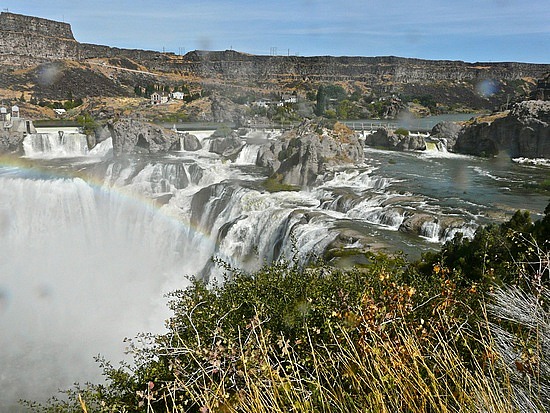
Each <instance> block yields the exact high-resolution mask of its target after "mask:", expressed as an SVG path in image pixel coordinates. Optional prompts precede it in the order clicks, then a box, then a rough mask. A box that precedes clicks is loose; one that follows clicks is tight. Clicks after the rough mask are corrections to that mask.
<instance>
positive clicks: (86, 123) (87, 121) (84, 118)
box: [76, 113, 97, 135]
mask: <svg viewBox="0 0 550 413" xmlns="http://www.w3.org/2000/svg"><path fill="white" fill-rule="evenodd" d="M76 122H77V123H78V124H79V125H80V126H81V127H82V130H83V132H84V133H85V134H86V135H89V134H92V133H93V131H94V130H95V128H96V127H97V122H96V121H95V119H94V118H93V117H92V115H90V114H89V113H85V114H83V115H80V116H78V117H77V118H76Z"/></svg>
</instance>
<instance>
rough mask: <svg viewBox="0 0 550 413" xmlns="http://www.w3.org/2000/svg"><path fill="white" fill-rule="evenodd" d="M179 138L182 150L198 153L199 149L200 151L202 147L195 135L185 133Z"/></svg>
mask: <svg viewBox="0 0 550 413" xmlns="http://www.w3.org/2000/svg"><path fill="white" fill-rule="evenodd" d="M180 136H181V142H183V148H181V149H183V150H184V151H191V152H194V151H198V150H199V149H202V145H201V143H200V141H199V139H198V138H197V137H196V136H195V135H191V134H190V133H185V134H183V135H180Z"/></svg>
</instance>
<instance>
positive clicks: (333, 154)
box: [257, 121, 363, 187]
mask: <svg viewBox="0 0 550 413" xmlns="http://www.w3.org/2000/svg"><path fill="white" fill-rule="evenodd" d="M362 159H363V148H362V146H361V143H360V142H359V140H358V138H357V134H356V133H354V132H353V131H352V130H350V129H349V128H347V127H346V126H344V125H342V124H336V125H335V127H334V129H332V130H328V129H322V130H320V125H318V124H317V123H316V122H313V121H305V122H303V123H302V124H301V125H300V126H299V127H297V128H294V129H292V130H290V131H288V132H286V133H284V134H283V135H282V136H281V137H280V138H279V140H277V141H275V142H273V143H270V144H266V145H265V146H264V147H263V148H262V149H261V150H260V152H259V154H258V160H257V164H258V165H259V166H264V167H267V168H268V170H269V171H270V173H271V175H272V176H273V177H275V178H276V179H277V180H278V181H280V183H282V184H287V185H295V186H302V187H303V186H310V185H313V184H314V183H315V182H316V181H317V179H318V177H320V176H322V175H323V174H324V173H325V172H326V171H327V168H329V167H331V166H336V165H340V164H346V163H355V162H358V161H361V160H362Z"/></svg>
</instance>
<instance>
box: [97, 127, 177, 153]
mask: <svg viewBox="0 0 550 413" xmlns="http://www.w3.org/2000/svg"><path fill="white" fill-rule="evenodd" d="M107 127H108V128H109V133H110V134H111V137H112V138H113V153H114V155H115V156H119V155H121V154H125V153H158V152H168V151H170V150H177V149H179V145H180V139H179V135H178V133H177V132H175V131H172V130H169V129H165V128H162V127H160V126H157V125H153V124H151V123H146V122H142V121H137V120H133V119H120V120H117V121H111V122H109V123H108V124H107Z"/></svg>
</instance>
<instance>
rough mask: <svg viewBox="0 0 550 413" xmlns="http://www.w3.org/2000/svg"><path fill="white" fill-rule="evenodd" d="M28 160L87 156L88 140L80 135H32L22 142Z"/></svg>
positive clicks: (54, 133)
mask: <svg viewBox="0 0 550 413" xmlns="http://www.w3.org/2000/svg"><path fill="white" fill-rule="evenodd" d="M23 149H24V151H25V156H27V157H29V158H65V157H75V156H85V155H87V154H88V140H87V138H86V135H84V134H82V133H67V132H64V133H63V132H60V133H58V132H49V133H32V134H29V135H27V136H25V139H24V141H23Z"/></svg>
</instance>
